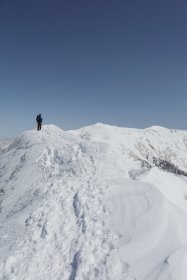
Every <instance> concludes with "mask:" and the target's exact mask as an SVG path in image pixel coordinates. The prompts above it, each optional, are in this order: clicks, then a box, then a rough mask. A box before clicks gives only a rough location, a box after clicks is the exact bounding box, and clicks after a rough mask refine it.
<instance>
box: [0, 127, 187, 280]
mask: <svg viewBox="0 0 187 280" xmlns="http://www.w3.org/2000/svg"><path fill="white" fill-rule="evenodd" d="M186 139H187V133H186V132H183V131H173V132H171V131H169V130H167V129H165V128H159V127H152V128H149V129H146V130H144V131H141V130H136V129H123V128H117V127H110V126H107V125H103V124H97V125H94V126H91V127H86V128H83V129H81V130H78V131H71V132H65V131H63V130H61V129H60V128H58V127H56V126H54V125H49V126H44V127H43V130H42V131H39V132H37V131H27V132H24V133H23V134H22V135H21V136H19V137H18V138H17V139H16V140H15V141H14V143H13V144H12V145H10V146H9V148H8V150H7V151H6V152H4V153H3V154H1V156H0V209H1V216H0V279H8V280H9V279H10V280H44V279H45V280H66V279H67V280H75V279H77V280H96V279H97V280H114V279H118V280H170V279H172V280H186V275H187V270H186V267H187V238H186V236H187V217H186V215H187V214H186V213H187V211H186V210H187V208H186V204H187V201H186V199H185V194H186V191H187V188H186V182H187V181H186V177H185V174H183V175H176V174H174V173H173V172H171V170H166V169H164V168H163V166H161V167H160V166H159V165H158V164H156V163H155V162H154V160H153V157H155V158H156V159H157V160H160V159H163V158H164V159H165V158H167V161H170V163H171V164H173V165H174V166H175V167H177V168H178V169H179V170H182V171H184V172H186V170H187V169H186V166H187V155H186V146H185V145H186V143H187V142H186V141H187V140H186ZM168 146H169V149H170V152H171V151H172V153H170V154H171V157H170V158H168V156H169V152H168ZM142 147H143V148H142ZM132 153H133V154H132ZM146 153H147V154H146ZM161 156H162V158H161ZM144 160H146V161H147V162H148V163H149V164H150V166H147V165H146V166H145V165H144V164H143V165H142V161H144ZM183 163H184V164H183ZM169 188H170V189H169ZM159 189H160V190H161V192H160V190H159ZM186 197H187V196H186ZM185 211H186V212H185Z"/></svg>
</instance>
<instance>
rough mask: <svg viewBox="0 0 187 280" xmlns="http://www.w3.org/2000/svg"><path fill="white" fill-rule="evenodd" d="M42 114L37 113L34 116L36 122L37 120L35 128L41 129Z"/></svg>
mask: <svg viewBox="0 0 187 280" xmlns="http://www.w3.org/2000/svg"><path fill="white" fill-rule="evenodd" d="M42 121H43V119H42V116H41V114H39V115H37V117H36V122H37V130H41V129H42Z"/></svg>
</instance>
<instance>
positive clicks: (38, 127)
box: [37, 122, 40, 131]
mask: <svg viewBox="0 0 187 280" xmlns="http://www.w3.org/2000/svg"><path fill="white" fill-rule="evenodd" d="M39 129H40V125H39V122H38V123H37V131H38V130H39Z"/></svg>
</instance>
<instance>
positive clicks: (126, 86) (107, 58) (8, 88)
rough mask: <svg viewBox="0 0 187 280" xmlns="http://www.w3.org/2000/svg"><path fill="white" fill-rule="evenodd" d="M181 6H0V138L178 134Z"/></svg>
mask: <svg viewBox="0 0 187 280" xmlns="http://www.w3.org/2000/svg"><path fill="white" fill-rule="evenodd" d="M186 15H187V1H186V0H141V1H140V0H125V1H124V0H45V1H43V0H32V1H26V0H0V137H10V136H13V137H14V136H16V135H17V134H19V133H20V132H22V131H23V130H26V129H32V128H34V127H35V116H36V114H38V113H41V114H42V115H43V118H44V121H45V123H54V124H56V125H59V126H60V127H62V128H64V129H65V130H66V129H74V128H79V127H82V126H85V125H89V124H93V123H96V122H103V123H107V124H112V125H119V126H127V127H137V128H144V127H148V126H151V125H162V126H166V127H169V128H178V129H187V93H186V90H187V16H186Z"/></svg>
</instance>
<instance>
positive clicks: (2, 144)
mask: <svg viewBox="0 0 187 280" xmlns="http://www.w3.org/2000/svg"><path fill="white" fill-rule="evenodd" d="M12 142H13V140H11V139H0V153H1V152H3V151H5V150H6V149H7V148H8V146H9V145H10V144H11V143H12Z"/></svg>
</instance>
